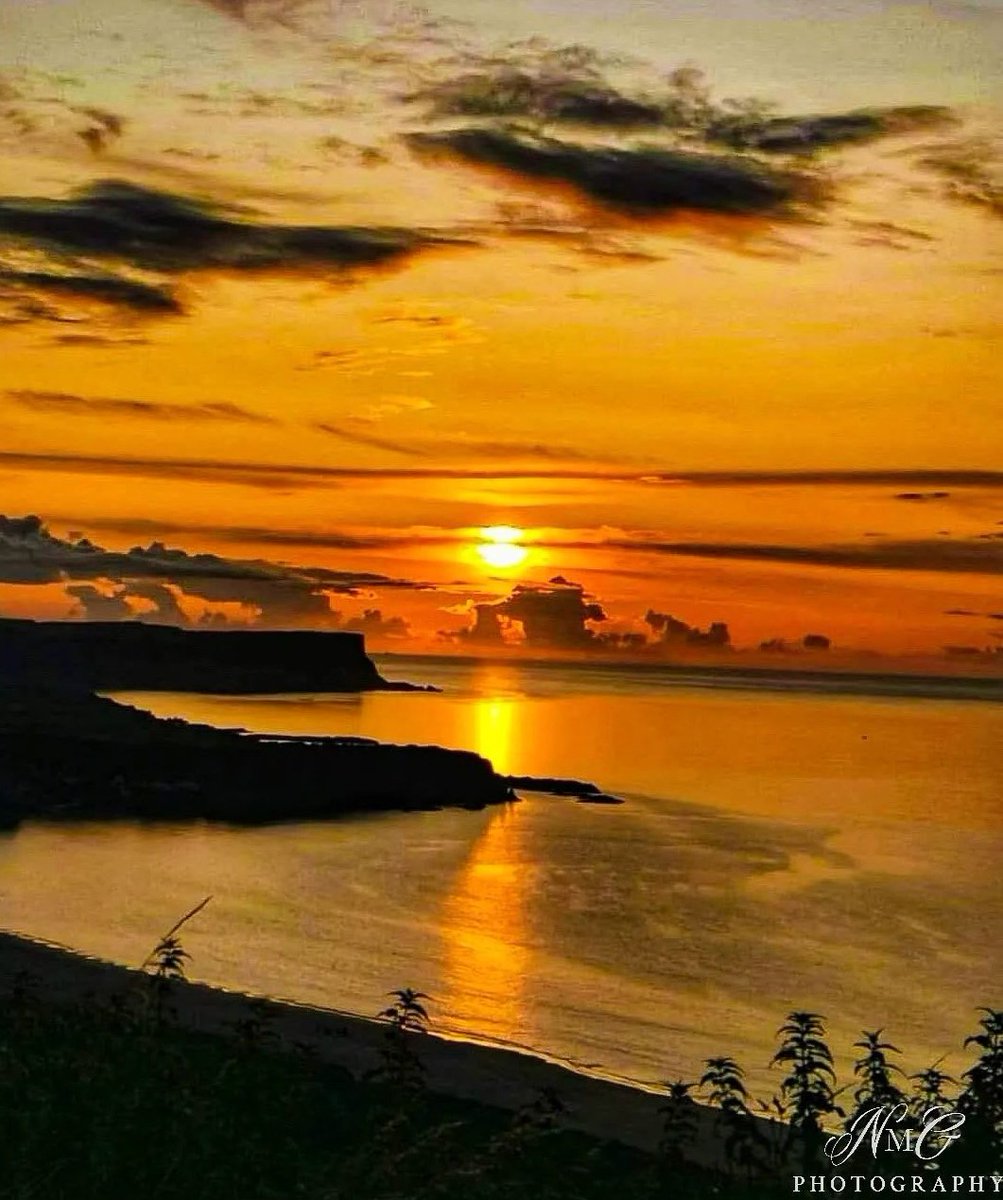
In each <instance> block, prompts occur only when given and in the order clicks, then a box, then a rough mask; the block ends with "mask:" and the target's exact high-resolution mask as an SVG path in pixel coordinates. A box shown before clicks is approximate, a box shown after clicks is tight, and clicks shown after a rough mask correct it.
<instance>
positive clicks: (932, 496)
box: [895, 492, 951, 502]
mask: <svg viewBox="0 0 1003 1200" xmlns="http://www.w3.org/2000/svg"><path fill="white" fill-rule="evenodd" d="M950 495H951V493H950V492H899V493H897V495H896V496H895V499H896V500H911V501H913V502H916V501H920V502H922V501H925V500H947V499H948V498H949V497H950Z"/></svg>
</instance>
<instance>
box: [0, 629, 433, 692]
mask: <svg viewBox="0 0 1003 1200" xmlns="http://www.w3.org/2000/svg"><path fill="white" fill-rule="evenodd" d="M0 681H3V682H6V683H17V684H26V685H29V686H37V685H43V686H46V687H51V686H55V685H58V686H60V687H74V688H79V689H84V690H87V691H171V692H223V693H228V694H251V693H264V692H364V691H375V690H378V689H386V690H394V691H413V690H422V691H424V690H428V689H425V688H419V687H418V686H417V685H415V684H410V683H393V682H390V681H389V680H386V679H384V678H383V677H382V676H381V675H380V673H379V671H378V670H377V669H376V665H375V664H374V663H373V661H372V659H370V657H369V656H368V655H367V653H366V647H365V640H364V638H363V635H362V634H361V633H345V632H341V631H337V632H335V631H327V630H323V631H320V630H300V629H294V630H276V631H272V630H262V629H254V630H241V629H180V628H178V627H177V626H174V625H153V624H147V623H144V622H142V621H23V620H12V619H8V618H0Z"/></svg>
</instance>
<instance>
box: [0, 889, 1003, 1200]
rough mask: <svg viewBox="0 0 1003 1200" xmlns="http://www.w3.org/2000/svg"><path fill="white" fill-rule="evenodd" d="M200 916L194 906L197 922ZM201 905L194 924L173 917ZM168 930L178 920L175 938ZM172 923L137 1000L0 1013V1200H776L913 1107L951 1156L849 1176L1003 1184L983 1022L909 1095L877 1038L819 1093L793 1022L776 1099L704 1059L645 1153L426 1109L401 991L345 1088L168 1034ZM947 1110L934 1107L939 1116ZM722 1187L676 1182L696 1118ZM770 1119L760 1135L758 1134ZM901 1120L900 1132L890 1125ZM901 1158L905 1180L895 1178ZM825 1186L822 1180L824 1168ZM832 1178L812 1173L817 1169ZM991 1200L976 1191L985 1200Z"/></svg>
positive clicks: (525, 1114) (701, 1173)
mask: <svg viewBox="0 0 1003 1200" xmlns="http://www.w3.org/2000/svg"><path fill="white" fill-rule="evenodd" d="M204 903H205V902H203V905H204ZM203 905H199V906H198V908H197V909H194V910H193V912H192V914H189V916H191V915H193V914H194V913H195V912H197V911H198V909H200V908H201V907H203ZM186 919H187V918H186ZM183 923H184V922H183V921H182V922H179V923H178V925H176V926H175V927H174V928H173V929H172V930H170V931H169V932H168V933H167V934H166V935H165V936H164V938H163V939H161V942H160V943H159V945H158V946H157V948H156V950H155V952H154V953H153V954H152V955H151V956H150V959H148V960H147V963H146V964H144V965H145V970H146V975H145V976H144V977H141V978H143V980H144V985H143V986H142V987H141V988H138V989H137V990H136V992H135V994H134V995H133V996H131V997H130V998H129V999H127V1000H124V1001H122V1000H120V1001H117V1002H115V1003H112V1004H106V1005H99V1004H96V1003H86V1004H77V1005H75V1006H69V1005H62V1006H57V1005H54V1004H51V1003H48V1002H46V1001H45V1000H43V999H42V998H41V997H40V995H38V994H36V991H35V989H34V988H33V987H32V985H31V982H30V981H25V984H24V986H22V987H20V988H18V989H17V990H16V991H15V992H14V993H13V994H11V995H9V996H6V997H4V998H3V1000H2V1001H0V1127H2V1129H3V1146H4V1157H3V1163H2V1167H0V1195H2V1196H4V1197H12V1198H16V1200H29V1198H30V1200H62V1198H63V1197H66V1198H70V1197H73V1198H74V1200H87V1198H93V1200H111V1198H113V1197H118V1196H123V1197H125V1196H128V1197H143V1198H144V1200H153V1198H156V1197H178V1198H181V1197H184V1198H185V1200H201V1198H205V1200H215V1198H217V1197H218V1198H220V1200H223V1198H226V1200H259V1198H261V1200H265V1198H268V1200H272V1198H274V1200H293V1198H295V1197H309V1198H310V1200H315V1198H316V1200H377V1198H378V1200H452V1198H457V1200H459V1198H460V1197H462V1198H464V1200H479V1198H484V1200H495V1198H497V1200H501V1198H509V1197H510V1198H512V1200H516V1198H519V1200H528V1198H532V1200H590V1198H599V1197H616V1198H617V1200H648V1198H652V1200H654V1198H655V1197H668V1196H672V1197H677V1196H678V1197H684V1198H685V1197H724V1198H728V1197H773V1196H777V1197H779V1196H790V1195H791V1194H792V1176H793V1174H794V1173H796V1172H802V1173H806V1172H807V1171H815V1172H820V1171H821V1170H822V1168H821V1166H820V1163H821V1162H823V1161H825V1160H824V1159H822V1158H821V1155H820V1147H821V1144H822V1142H823V1140H824V1138H826V1137H827V1136H828V1133H827V1132H826V1130H831V1129H837V1130H838V1129H839V1128H840V1127H843V1126H845V1124H846V1123H848V1122H849V1121H851V1120H852V1119H853V1117H854V1115H856V1114H859V1113H861V1112H865V1111H866V1110H867V1109H869V1108H872V1107H873V1106H874V1105H875V1104H903V1105H904V1106H905V1110H908V1113H909V1117H908V1120H911V1121H914V1122H915V1123H921V1122H922V1120H923V1113H924V1112H925V1110H926V1109H927V1108H928V1106H929V1105H930V1104H931V1103H933V1104H936V1103H942V1102H944V1101H945V1099H946V1101H947V1103H948V1104H949V1106H950V1107H951V1108H952V1109H954V1108H957V1109H959V1110H960V1111H962V1112H964V1113H965V1116H966V1125H965V1129H964V1133H965V1136H964V1138H963V1139H962V1140H961V1141H959V1142H957V1143H955V1144H954V1145H953V1146H951V1147H950V1148H949V1149H948V1150H947V1151H945V1153H944V1154H943V1156H941V1157H938V1158H937V1159H936V1161H935V1164H934V1170H929V1169H924V1168H923V1166H922V1164H921V1163H919V1162H918V1161H917V1160H916V1159H915V1157H914V1156H912V1155H909V1156H905V1155H898V1154H895V1155H887V1156H880V1157H879V1159H878V1160H877V1161H874V1160H873V1159H870V1158H869V1157H868V1158H867V1161H862V1160H858V1161H857V1162H856V1163H855V1164H853V1166H852V1168H850V1167H847V1168H844V1171H845V1173H846V1174H849V1173H850V1171H851V1169H852V1170H855V1171H861V1172H864V1173H866V1174H868V1175H872V1174H873V1175H877V1174H885V1175H890V1174H892V1173H901V1172H902V1171H903V1170H905V1171H906V1172H910V1173H919V1172H920V1171H922V1173H923V1176H924V1178H925V1179H926V1180H927V1181H932V1180H933V1179H935V1178H936V1171H937V1170H939V1171H941V1172H944V1173H945V1174H946V1175H948V1176H950V1175H951V1174H952V1173H953V1172H959V1173H964V1174H966V1175H968V1174H970V1173H977V1172H978V1173H983V1174H991V1173H992V1172H993V1171H994V1170H998V1169H999V1168H1000V1166H1001V1165H1003V1155H1001V1149H1003V1013H1000V1012H997V1011H990V1010H983V1012H982V1020H981V1023H980V1026H979V1030H978V1032H977V1033H976V1034H975V1035H973V1037H972V1038H969V1039H968V1043H967V1045H969V1047H970V1048H971V1050H972V1051H973V1054H974V1058H975V1061H974V1063H973V1065H972V1067H971V1068H970V1069H969V1070H968V1071H967V1072H965V1074H964V1075H963V1076H962V1077H961V1079H960V1080H959V1081H958V1083H957V1084H954V1082H953V1081H951V1080H949V1079H948V1078H947V1077H946V1076H945V1075H944V1074H943V1073H942V1072H940V1071H939V1069H938V1068H937V1067H936V1066H934V1067H931V1068H929V1069H928V1070H927V1071H924V1072H921V1073H920V1075H919V1076H917V1077H912V1078H907V1077H906V1076H905V1075H903V1073H902V1072H901V1071H900V1070H899V1069H898V1068H897V1067H896V1065H895V1062H894V1058H895V1055H896V1054H897V1051H896V1049H895V1047H894V1046H893V1045H892V1044H891V1043H889V1042H888V1041H886V1040H885V1039H884V1037H883V1035H882V1033H881V1031H880V1030H876V1031H871V1032H867V1033H865V1034H864V1035H863V1036H862V1038H861V1040H860V1041H859V1042H858V1043H857V1047H856V1049H857V1050H858V1051H859V1055H858V1058H857V1061H856V1066H855V1075H854V1080H853V1081H852V1083H849V1084H847V1085H846V1086H845V1087H839V1086H838V1085H837V1082H836V1077H835V1071H834V1068H833V1062H832V1055H831V1052H830V1050H829V1047H828V1046H827V1044H826V1041H825V1029H824V1026H823V1023H822V1019H821V1018H820V1017H819V1016H817V1015H816V1014H813V1013H792V1014H790V1016H789V1018H788V1019H787V1021H786V1022H785V1023H784V1025H783V1026H782V1027H781V1029H780V1030H779V1034H778V1036H779V1047H778V1050H777V1053H776V1056H775V1058H774V1064H775V1066H776V1068H777V1069H778V1090H777V1095H776V1097H775V1098H773V1099H772V1100H771V1101H770V1102H769V1103H768V1104H766V1105H764V1104H762V1103H760V1102H756V1101H753V1100H752V1098H751V1097H750V1095H749V1093H748V1091H747V1089H746V1085H745V1082H744V1076H743V1072H742V1069H741V1067H740V1066H739V1065H738V1064H737V1063H735V1062H734V1060H732V1059H730V1058H726V1057H719V1058H713V1059H710V1060H709V1061H708V1062H707V1064H706V1071H705V1073H704V1075H703V1077H702V1079H701V1080H700V1081H699V1082H698V1083H688V1082H686V1081H682V1080H680V1081H677V1082H675V1083H673V1084H671V1085H667V1092H666V1098H665V1106H664V1110H663V1112H664V1122H665V1123H664V1134H663V1138H662V1142H661V1145H660V1147H659V1149H658V1152H657V1153H652V1154H645V1153H642V1152H640V1151H637V1150H633V1149H629V1148H627V1147H625V1146H622V1145H619V1144H616V1143H612V1142H600V1141H598V1140H596V1139H595V1138H592V1137H588V1136H586V1135H584V1134H580V1133H575V1132H571V1131H568V1130H566V1129H562V1128H561V1117H562V1113H563V1105H562V1102H561V1098H560V1096H559V1095H555V1094H554V1093H552V1092H549V1091H548V1092H543V1093H541V1095H540V1097H539V1099H538V1100H537V1102H536V1103H534V1104H532V1105H530V1106H528V1107H527V1108H525V1109H524V1110H522V1111H521V1112H518V1113H516V1114H514V1115H513V1114H512V1113H506V1112H503V1111H501V1110H497V1109H492V1108H488V1107H485V1106H480V1105H476V1104H473V1103H470V1102H468V1101H459V1100H454V1099H449V1098H447V1097H444V1096H441V1095H434V1094H432V1093H431V1092H429V1091H428V1090H427V1089H426V1087H425V1086H424V1073H423V1068H422V1063H421V1045H422V1037H423V1035H424V1033H425V1031H426V1030H427V1028H428V1025H429V1022H430V1017H429V1010H428V1008H427V1007H426V1002H427V999H428V998H427V997H426V996H424V995H423V994H422V993H420V992H417V991H414V990H412V989H401V990H400V991H398V992H395V993H393V994H392V996H391V997H390V1000H391V1003H390V1004H389V1006H388V1007H387V1008H386V1009H385V1010H384V1011H383V1012H382V1013H381V1014H380V1016H381V1017H382V1019H383V1020H384V1021H385V1022H386V1029H387V1035H386V1043H385V1052H384V1054H383V1056H382V1062H381V1064H380V1066H379V1067H378V1069H377V1070H375V1071H374V1072H373V1073H372V1074H371V1075H370V1076H369V1077H367V1078H365V1079H361V1080H359V1079H354V1078H352V1077H351V1076H350V1075H349V1074H348V1073H347V1072H345V1071H343V1070H341V1069H339V1068H336V1067H332V1066H330V1065H328V1064H324V1063H321V1062H320V1061H318V1059H317V1058H316V1057H315V1055H314V1054H313V1053H312V1052H311V1051H310V1049H309V1048H307V1047H303V1046H300V1047H290V1046H288V1045H280V1044H279V1042H278V1039H277V1037H276V1036H275V1035H274V1033H272V1031H271V1030H270V1028H269V1021H268V1018H267V1015H266V1009H264V1008H263V1007H262V1008H255V1007H254V1006H253V1005H252V1006H251V1007H250V1008H249V1010H248V1011H249V1013H250V1015H249V1016H248V1017H247V1019H245V1020H243V1021H241V1022H239V1023H237V1024H236V1025H235V1026H234V1027H233V1029H232V1032H231V1035H230V1036H229V1037H221V1036H215V1035H209V1034H200V1033H196V1032H192V1031H190V1030H186V1029H184V1028H182V1027H181V1026H180V1025H179V1024H178V1023H176V1022H175V1020H174V1019H173V1016H172V1009H171V996H172V989H173V988H174V987H175V986H176V984H177V982H178V981H180V980H181V979H183V977H184V973H185V963H186V959H187V955H186V953H185V951H184V948H183V945H182V942H181V937H180V928H181V926H182V924H183ZM945 1093H946V1095H945ZM695 1096H697V1097H699V1098H700V1099H702V1100H704V1101H705V1102H707V1103H708V1104H710V1105H711V1106H712V1109H711V1110H710V1111H711V1112H712V1113H713V1115H712V1116H711V1117H710V1118H709V1119H710V1120H711V1121H712V1122H713V1124H714V1126H715V1130H716V1135H717V1140H718V1143H719V1145H720V1148H721V1149H720V1164H721V1165H720V1169H718V1170H710V1169H707V1168H698V1167H696V1166H694V1165H693V1164H692V1163H691V1162H690V1161H689V1159H690V1151H691V1147H692V1141H693V1138H694V1137H695V1135H696V1130H697V1127H698V1125H699V1124H700V1119H703V1120H704V1122H705V1123H706V1120H707V1119H708V1118H707V1110H706V1109H702V1108H700V1107H699V1106H698V1105H697V1104H696V1102H695V1099H694V1097H695ZM764 1109H768V1110H769V1112H770V1113H771V1114H772V1116H773V1117H774V1118H776V1120H774V1121H772V1122H771V1121H766V1120H764V1119H763V1117H762V1112H763V1110H764ZM905 1110H903V1111H905ZM906 1157H908V1163H906V1161H905V1159H906ZM826 1166H827V1167H828V1163H826ZM829 1170H830V1172H831V1168H829ZM985 1190H986V1191H987V1192H990V1193H991V1191H992V1185H991V1183H989V1181H988V1180H987V1186H986V1189H985Z"/></svg>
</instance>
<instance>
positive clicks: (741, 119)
mask: <svg viewBox="0 0 1003 1200" xmlns="http://www.w3.org/2000/svg"><path fill="white" fill-rule="evenodd" d="M955 124H957V118H956V117H955V116H954V114H953V113H952V112H951V110H950V109H949V108H945V107H943V106H940V105H930V104H914V105H902V106H899V107H897V108H869V109H868V108H862V109H856V110H853V111H851V112H844V113H823V114H816V115H814V116H789V117H788V116H768V115H764V114H762V113H760V112H757V111H756V109H755V107H754V106H753V107H752V108H751V110H750V107H748V106H741V105H734V106H732V108H731V109H730V110H729V108H728V107H727V106H725V107H723V108H721V109H720V110H718V111H717V112H716V113H715V114H714V115H713V116H712V117H711V118H710V119H709V120H708V122H707V124H706V127H705V136H706V138H707V140H708V141H710V142H719V143H721V144H722V145H726V146H730V147H732V148H733V149H735V150H758V151H760V152H761V153H766V154H795V153H796V154H802V153H805V152H806V151H812V150H824V149H829V148H832V147H836V146H845V145H852V144H854V143H859V142H872V141H876V140H877V139H878V138H883V137H892V136H899V135H902V134H909V133H918V132H921V131H924V130H928V129H940V128H944V127H946V126H949V125H955Z"/></svg>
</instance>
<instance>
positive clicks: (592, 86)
mask: <svg viewBox="0 0 1003 1200" xmlns="http://www.w3.org/2000/svg"><path fill="white" fill-rule="evenodd" d="M406 99H407V100H409V101H413V102H417V103H421V104H425V105H426V106H427V111H428V115H429V116H430V117H436V118H441V117H476V118H484V117H487V118H495V117H499V118H504V119H509V120H510V119H513V118H523V119H530V120H535V121H540V122H554V123H559V124H567V125H585V126H591V127H592V128H596V129H644V128H648V129H650V128H656V127H658V126H659V125H663V124H664V123H665V112H664V109H663V107H662V106H661V105H660V104H657V103H655V102H653V101H650V100H645V99H640V98H635V97H632V96H628V95H626V94H625V93H623V92H621V91H619V90H618V89H617V88H615V87H613V86H612V85H611V84H609V83H607V82H606V81H605V80H604V79H603V78H602V77H601V75H600V74H599V73H598V71H597V70H596V69H595V68H594V67H592V68H589V69H582V68H581V67H580V68H579V69H578V70H571V69H568V68H567V67H563V66H561V65H560V64H556V63H551V64H544V65H542V66H541V67H539V68H537V69H536V70H532V69H525V68H520V67H518V66H514V65H509V64H503V63H501V64H494V65H493V66H491V67H489V68H488V69H486V70H483V71H469V72H464V73H463V74H461V75H458V76H454V77H452V78H448V79H442V80H439V81H437V82H435V83H432V84H429V85H428V86H427V87H424V88H421V89H419V90H418V91H416V92H412V93H411V94H410V95H409V96H407V97H406Z"/></svg>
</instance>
